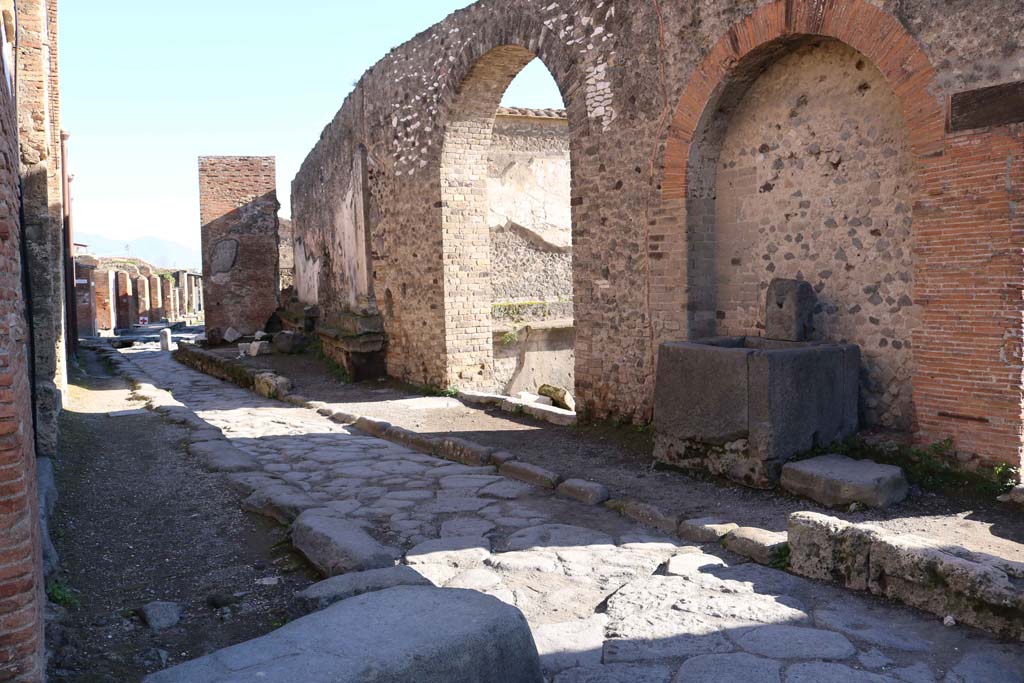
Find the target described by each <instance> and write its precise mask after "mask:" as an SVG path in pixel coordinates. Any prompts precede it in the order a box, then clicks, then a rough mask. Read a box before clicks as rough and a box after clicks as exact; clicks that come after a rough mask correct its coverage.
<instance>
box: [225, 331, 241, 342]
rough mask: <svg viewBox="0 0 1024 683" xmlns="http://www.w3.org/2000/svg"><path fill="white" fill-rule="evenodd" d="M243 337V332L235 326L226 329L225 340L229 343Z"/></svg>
mask: <svg viewBox="0 0 1024 683" xmlns="http://www.w3.org/2000/svg"><path fill="white" fill-rule="evenodd" d="M241 338H242V333H241V332H239V331H238V330H236V329H235V328H233V327H229V328H228V329H226V330H224V341H226V342H227V343H228V344H234V343H235V342H236V341H238V340H239V339H241Z"/></svg>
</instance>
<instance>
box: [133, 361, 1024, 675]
mask: <svg viewBox="0 0 1024 683" xmlns="http://www.w3.org/2000/svg"><path fill="white" fill-rule="evenodd" d="M123 353H124V355H125V356H126V357H127V358H130V359H131V361H132V364H134V366H135V367H136V368H137V369H138V370H141V371H142V372H143V373H145V375H147V376H148V377H149V378H151V379H152V383H153V384H154V385H155V386H156V387H159V388H160V389H165V390H168V391H170V392H172V394H173V398H172V397H171V396H169V395H168V394H167V393H165V392H163V391H155V390H153V389H151V388H149V387H147V386H146V385H145V382H143V386H142V387H141V389H140V393H141V394H142V395H143V396H144V397H145V398H146V399H148V400H149V401H150V403H151V404H152V405H153V407H154V408H156V409H158V410H159V411H160V412H163V413H165V414H166V415H168V416H169V418H170V419H172V420H175V421H179V422H182V423H185V424H187V425H188V426H189V427H191V428H192V430H193V431H192V432H191V434H192V436H191V441H192V448H193V452H199V453H201V454H204V455H205V457H206V459H207V462H208V463H209V464H210V465H211V468H212V469H220V470H230V471H232V472H233V473H231V474H227V475H224V476H225V477H226V478H225V481H224V485H225V486H230V487H231V488H232V489H234V490H236V491H238V492H240V493H241V494H242V496H243V498H244V502H243V503H242V504H243V506H244V507H245V508H247V509H249V510H252V511H255V512H259V513H261V514H264V515H267V516H270V517H273V518H275V519H277V520H278V521H280V522H282V523H286V524H287V523H292V522H295V524H294V526H293V532H292V535H293V542H294V543H296V544H297V545H304V547H303V548H300V549H303V550H304V552H305V553H306V555H307V557H310V559H311V560H312V561H313V562H314V564H316V565H317V566H318V567H319V568H320V569H321V570H322V571H323V572H325V573H327V574H338V575H339V576H338V577H337V578H335V579H333V580H328V581H325V582H323V583H321V584H318V585H316V586H314V587H312V588H311V589H309V590H307V591H305V592H304V593H303V594H301V595H300V596H299V597H300V599H301V600H302V602H303V604H306V605H308V606H309V607H310V608H315V607H322V606H326V605H327V604H330V603H331V602H333V601H334V600H337V599H340V598H344V597H348V596H350V595H354V594H355V593H356V592H362V591H363V590H366V589H367V587H369V588H370V589H372V588H373V584H374V582H375V581H377V580H378V579H379V580H380V581H381V582H383V583H384V584H386V585H389V586H390V585H397V584H401V583H417V582H420V583H422V582H423V579H424V578H425V579H427V580H429V581H430V582H432V583H434V584H436V585H439V586H446V587H456V588H467V589H472V590H476V591H479V592H482V593H486V594H488V595H492V596H495V597H497V598H498V599H500V600H502V601H505V602H507V603H510V604H513V605H515V606H517V607H518V608H519V609H520V610H522V612H523V613H524V614H525V616H526V618H527V620H528V621H529V623H530V626H531V629H532V631H533V636H534V639H535V640H536V643H537V646H538V649H539V651H540V654H541V661H542V665H543V667H544V671H545V674H546V675H547V676H549V678H550V680H553V681H556V682H558V683H584V682H588V683H598V682H613V681H621V682H623V683H625V682H627V681H645V682H646V681H650V682H652V683H653V682H658V683H667V682H669V681H680V682H682V681H685V682H688V683H689V682H692V681H734V680H737V681H738V680H746V681H786V682H788V683H797V682H811V681H851V682H864V683H884V682H896V681H905V682H906V683H918V682H921V683H924V682H927V681H944V682H949V683H954V682H959V681H977V682H978V683H981V682H982V681H1000V682H1007V683H1009V682H1012V681H1024V674H1022V671H1024V655H1022V653H1021V651H1020V647H1019V645H1010V644H1000V643H998V642H997V641H995V640H993V639H991V638H990V637H988V636H986V635H984V634H981V633H979V632H977V631H974V630H972V629H969V628H964V627H959V626H958V627H953V628H950V627H945V626H943V625H942V623H941V621H940V620H939V619H936V618H935V617H932V616H930V615H927V614H925V613H922V612H917V611H914V610H910V609H908V608H904V607H898V606H894V605H891V604H888V603H885V602H883V601H880V600H877V599H873V598H870V597H867V596H863V595H857V594H853V593H849V592H846V591H842V590H839V589H836V588H833V587H830V586H826V585H823V584H819V583H816V582H812V581H807V580H804V579H801V578H798V577H795V576H792V575H790V574H787V573H785V572H783V571H780V570H776V569H772V568H768V567H763V566H760V565H757V564H753V563H750V562H748V561H746V560H745V559H743V558H740V557H739V556H736V555H732V554H729V553H726V552H725V551H723V550H721V549H720V548H719V547H718V546H717V545H716V544H713V545H710V546H703V547H699V546H687V545H684V544H682V543H681V542H679V541H678V540H675V539H669V538H667V537H662V536H660V535H658V534H657V533H655V532H652V531H650V530H647V529H645V528H643V527H640V526H637V525H635V524H632V523H630V522H628V521H626V520H625V519H623V518H622V517H620V516H618V515H616V514H615V513H613V512H611V511H609V510H606V509H604V508H602V507H594V506H587V505H584V504H582V503H579V502H576V501H572V500H568V499H565V498H561V497H556V496H555V495H554V493H553V492H551V491H548V490H546V489H541V488H534V487H531V486H529V485H526V484H524V483H521V482H518V481H513V480H510V479H506V478H504V477H501V476H499V475H497V474H496V470H495V468H493V467H470V466H466V465H461V464H454V463H451V462H448V461H445V460H441V459H438V458H435V457H432V456H428V455H424V454H421V453H417V452H414V451H412V450H410V449H407V448H405V447H402V446H399V445H395V444H392V443H390V442H387V441H383V440H379V439H376V438H372V437H368V436H364V435H361V434H359V433H358V432H356V431H355V430H353V429H352V428H350V427H348V426H345V425H341V424H337V423H335V422H332V421H331V420H329V419H327V418H325V417H322V416H320V415H319V414H317V413H316V412H315V411H313V410H310V409H304V408H298V407H292V406H290V405H286V404H284V403H279V402H276V401H271V400H268V399H264V398H261V397H259V396H257V395H255V394H253V393H251V392H249V391H247V390H244V389H241V388H239V387H236V386H234V385H230V384H227V383H225V382H221V381H219V380H216V379H213V378H210V377H208V376H206V375H203V374H201V373H199V372H196V371H194V370H191V369H188V368H185V367H183V366H181V365H179V364H178V363H176V362H175V361H174V360H172V358H171V356H170V355H169V354H166V353H160V352H158V351H155V350H153V349H152V347H140V348H138V347H137V348H136V349H131V350H127V351H125V352H123ZM132 364H129V365H126V366H125V367H128V368H131V367H132ZM186 409H187V410H186ZM193 413H194V415H193ZM197 418H198V419H197ZM236 449H237V450H236ZM310 511H312V512H310ZM300 515H301V517H300ZM297 518H298V521H297V522H296V519H297ZM323 529H328V530H329V531H330V533H331V534H334V536H335V537H337V536H338V532H339V530H341V531H342V532H344V533H342V535H343V536H344V535H345V534H348V535H349V536H356V535H358V534H368V535H369V537H371V538H372V541H371V542H369V543H363V544H362V545H359V549H358V550H353V551H351V552H348V553H346V554H343V556H340V557H339V556H335V555H332V554H331V552H330V550H329V549H325V546H324V544H323V543H319V544H318V543H317V541H316V538H318V536H317V533H318V530H323ZM300 535H304V536H305V537H307V541H306V542H305V543H304V544H301V543H300V541H299V536H300ZM328 535H330V534H328ZM309 538H312V539H313V541H309V540H308V539H309ZM356 545H358V544H353V547H355V546H356ZM381 557H383V558H384V561H383V562H381V561H380V558H381ZM371 560H373V561H375V562H376V564H372V563H370V561H371ZM396 562H397V563H398V564H404V565H408V567H409V568H411V569H412V570H414V571H413V572H411V571H408V569H404V568H403V569H400V570H392V569H383V570H381V569H380V568H379V567H381V566H388V565H392V564H395V563H396ZM367 566H369V567H377V569H375V570H374V571H373V572H368V573H365V574H364V575H363V576H364V577H365V579H366V580H365V581H364V582H363V583H364V584H365V585H364V586H363V588H362V589H361V590H354V589H353V588H352V585H353V582H354V580H353V575H352V574H345V573H344V572H345V571H346V570H348V569H353V570H358V569H359V568H365V567H367ZM381 571H383V572H385V573H387V574H388V576H386V577H385V576H383V575H382V574H380V572H381ZM381 587H383V586H381ZM232 673H234V674H235V675H243V677H244V673H245V670H241V671H234V672H232Z"/></svg>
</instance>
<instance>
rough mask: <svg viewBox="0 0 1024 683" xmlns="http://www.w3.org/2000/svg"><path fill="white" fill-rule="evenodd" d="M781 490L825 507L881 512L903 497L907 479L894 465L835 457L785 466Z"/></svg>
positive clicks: (906, 489)
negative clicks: (854, 506)
mask: <svg viewBox="0 0 1024 683" xmlns="http://www.w3.org/2000/svg"><path fill="white" fill-rule="evenodd" d="M781 483H782V488H784V489H786V490H787V491H789V492H790V493H793V494H796V495H798V496H803V497H804V498H810V499H811V500H813V501H815V502H817V503H821V504H822V505H825V506H827V507H845V506H849V505H850V504H852V503H860V504H862V505H867V506H868V507H876V508H884V507H889V506H890V505H895V504H896V503H899V502H902V501H903V499H904V498H906V497H907V491H908V485H907V478H906V477H905V476H904V475H903V470H902V469H900V468H899V467H896V466H895V465H883V464H880V463H877V462H874V461H872V460H854V459H853V458H848V457H846V456H845V455H837V454H835V453H832V454H829V455H822V456H820V457H817V458H811V459H809V460H801V461H799V462H791V463H787V464H786V465H785V466H784V467H783V468H782V481H781Z"/></svg>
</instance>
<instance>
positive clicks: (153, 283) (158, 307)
mask: <svg viewBox="0 0 1024 683" xmlns="http://www.w3.org/2000/svg"><path fill="white" fill-rule="evenodd" d="M165 315H167V314H166V313H164V279H163V278H162V277H160V276H159V275H150V276H149V321H150V322H159V321H160V320H162V319H163V318H164V316H165Z"/></svg>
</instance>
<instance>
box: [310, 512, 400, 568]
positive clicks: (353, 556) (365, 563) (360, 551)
mask: <svg viewBox="0 0 1024 683" xmlns="http://www.w3.org/2000/svg"><path fill="white" fill-rule="evenodd" d="M329 514H331V511H330V510H326V511H325V510H323V509H314V510H307V511H306V512H304V513H302V514H301V515H300V516H299V518H298V519H296V520H295V524H294V525H292V545H294V546H295V548H296V549H297V550H298V551H299V552H301V553H302V554H303V555H305V556H306V558H307V559H308V560H309V561H310V562H312V563H313V565H314V566H315V567H316V568H317V569H319V570H320V571H321V572H322V573H323V574H325V575H326V576H335V575H337V574H344V573H345V572H354V571H365V570H367V569H381V568H384V567H390V566H392V565H394V564H395V561H396V560H397V559H398V558H399V557H400V556H401V553H399V551H398V550H397V549H395V548H392V547H389V546H385V545H381V544H380V543H378V542H377V541H376V540H375V539H374V538H373V537H372V536H370V535H369V534H368V533H366V532H365V531H363V529H362V527H361V526H359V525H358V524H356V523H355V522H352V521H349V520H347V519H339V518H337V517H331V516H328V515H329Z"/></svg>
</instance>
